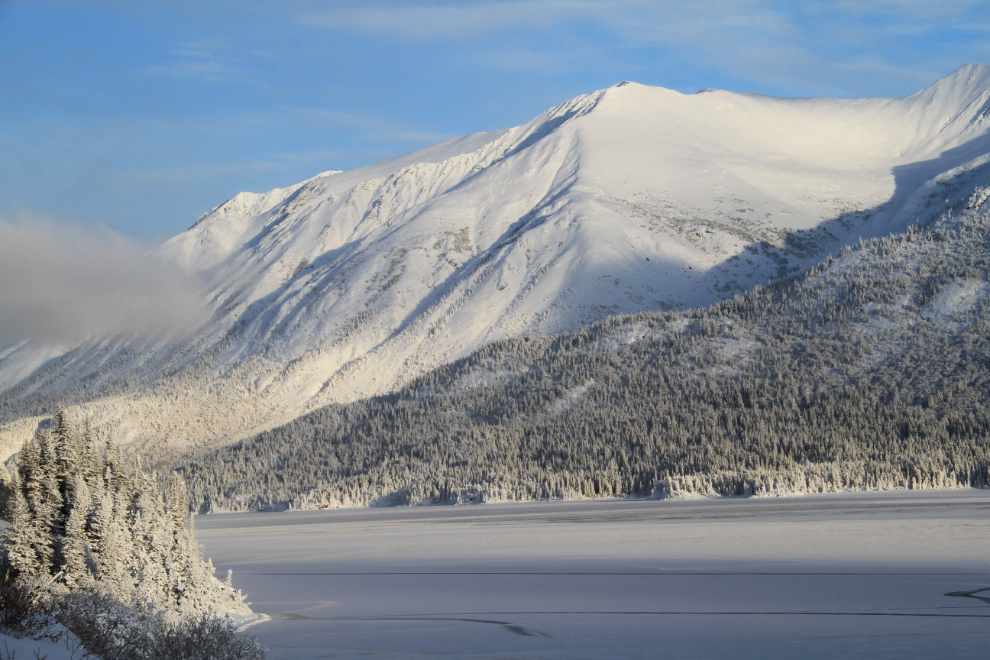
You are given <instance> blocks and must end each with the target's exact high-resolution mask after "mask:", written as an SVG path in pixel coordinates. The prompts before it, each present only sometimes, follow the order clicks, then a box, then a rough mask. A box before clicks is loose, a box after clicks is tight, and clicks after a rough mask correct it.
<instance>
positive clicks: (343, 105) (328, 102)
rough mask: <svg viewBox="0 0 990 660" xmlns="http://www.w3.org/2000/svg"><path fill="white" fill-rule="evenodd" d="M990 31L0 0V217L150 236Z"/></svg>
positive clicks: (292, 5) (912, 5) (915, 72)
mask: <svg viewBox="0 0 990 660" xmlns="http://www.w3.org/2000/svg"><path fill="white" fill-rule="evenodd" d="M987 35H990V14H988V13H987V11H986V3H985V2H951V1H950V2H922V1H906V0H905V1H891V2H875V3H866V2H841V1H840V2H803V3H800V2H763V1H757V0H738V1H736V0H711V1H707V2H683V1H681V2H642V1H629V2H622V1H616V2H591V1H583V0H535V1H533V2H522V1H506V2H456V3H454V2H402V3H391V2H365V3H357V2H353V3H352V2H277V3H276V2H264V3H262V2H250V1H238V2H220V1H217V2H153V3H152V2H149V3H144V2H141V3H135V2H99V1H96V0H90V1H88V2H46V1H44V0H32V1H30V2H28V1H16V0H15V1H13V2H11V1H7V2H3V0H0V86H2V87H0V89H2V96H0V99H2V100H0V220H3V219H6V220H8V221H15V222H19V223H21V224H24V223H30V222H33V221H34V219H38V218H45V219H50V220H52V221H54V222H56V223H69V224H76V225H82V226H91V225H97V224H98V225H102V226H103V227H106V228H109V229H110V230H112V231H116V232H119V233H123V234H125V235H127V236H130V237H133V238H135V239H138V240H140V241H144V242H146V243H147V242H157V241H160V240H163V239H164V238H167V237H169V236H171V235H174V234H176V233H178V232H180V231H182V230H183V229H185V228H186V227H188V226H189V225H191V224H192V222H193V221H194V220H195V219H196V217H197V216H199V215H200V214H201V213H203V212H205V211H207V210H209V209H210V208H211V207H213V206H215V205H216V204H219V203H221V202H223V201H225V200H226V199H227V198H229V197H231V196H232V195H234V194H236V193H237V192H239V191H241V190H253V191H264V190H268V189H271V188H274V187H281V186H285V185H289V184H292V183H295V182H298V181H301V180H303V179H306V178H309V177H311V176H313V175H315V174H317V173H319V172H321V171H324V170H329V169H350V168H353V167H358V166H361V165H365V164H368V163H373V162H376V161H379V160H382V159H384V158H387V157H390V156H393V155H397V154H400V153H405V152H408V151H412V150H414V149H417V148H420V147H423V146H427V145H429V144H433V143H435V142H438V141H440V140H443V139H446V138H448V137H454V136H458V135H463V134H466V133H472V132H476V131H486V130H493V129H497V128H504V127H509V126H514V125H517V124H520V123H523V122H525V121H528V120H529V119H531V118H533V117H534V116H536V115H537V114H539V113H540V112H542V111H543V110H545V109H547V108H548V107H550V106H552V105H555V104H557V103H560V102H562V101H565V100H567V99H569V98H572V97H574V96H576V95H578V94H583V93H587V92H590V91H593V90H595V89H600V88H603V87H607V86H609V85H613V84H615V83H617V82H620V81H622V80H627V79H628V80H634V81H637V82H640V83H644V84H648V85H659V86H663V87H668V88H672V89H676V90H678V91H681V92H685V93H691V92H695V91H697V90H698V89H701V88H705V87H714V88H722V89H731V90H739V91H752V92H760V93H765V94H772V95H782V96H813V95H828V96H847V97H848V96H892V97H898V96H903V95H905V94H909V93H911V92H914V91H917V90H918V89H921V88H923V87H925V86H927V85H928V84H930V83H932V82H934V81H935V80H937V79H938V78H940V77H942V76H944V75H947V74H948V73H950V72H952V71H953V70H954V69H956V68H957V67H959V66H961V65H962V64H965V63H969V62H981V63H990V38H988V37H987Z"/></svg>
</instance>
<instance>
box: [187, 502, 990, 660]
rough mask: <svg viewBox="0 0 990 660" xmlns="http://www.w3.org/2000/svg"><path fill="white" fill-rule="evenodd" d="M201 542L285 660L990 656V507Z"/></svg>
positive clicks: (422, 519)
mask: <svg viewBox="0 0 990 660" xmlns="http://www.w3.org/2000/svg"><path fill="white" fill-rule="evenodd" d="M196 527H197V530H198V537H199V539H200V541H201V542H202V543H203V545H204V546H205V548H206V554H207V555H208V556H210V557H212V558H213V561H214V563H215V564H216V566H217V569H218V572H221V573H225V572H226V570H227V569H228V568H232V569H233V570H234V580H235V584H236V585H237V586H239V587H240V588H242V589H244V590H245V591H246V592H247V593H248V599H249V600H250V601H252V602H253V607H254V609H255V611H260V612H264V613H267V614H268V615H269V616H270V617H271V620H270V621H268V622H265V623H261V624H258V625H256V626H254V627H252V628H250V632H251V633H253V634H255V635H256V636H257V637H258V638H259V639H260V641H261V642H262V643H264V644H265V645H266V646H268V647H269V658H271V659H272V660H280V659H282V658H414V657H415V658H427V657H430V658H433V657H435V658H448V657H454V658H533V659H536V658H540V659H543V658H546V659H550V658H561V659H563V658H567V659H573V658H595V659H600V658H658V657H664V658H733V659H740V658H761V659H765V658H968V659H969V658H976V657H983V656H984V655H985V653H986V649H987V648H990V591H983V592H980V591H979V590H981V589H988V588H990V491H980V490H957V491H915V492H888V493H866V494H863V493H843V494H834V495H816V496H804V497H793V498H777V499H719V500H709V499H704V500H685V501H630V500H619V501H617V500H611V501H601V500H599V501H568V502H537V503H527V504H483V505H474V506H455V507H411V508H409V507H407V508H393V509H341V510H332V511H314V512H295V513H267V514H261V513H255V514H225V515H210V516H197V518H196ZM970 592H975V593H971V595H968V596H967V595H961V594H965V593H970ZM951 594H956V595H951Z"/></svg>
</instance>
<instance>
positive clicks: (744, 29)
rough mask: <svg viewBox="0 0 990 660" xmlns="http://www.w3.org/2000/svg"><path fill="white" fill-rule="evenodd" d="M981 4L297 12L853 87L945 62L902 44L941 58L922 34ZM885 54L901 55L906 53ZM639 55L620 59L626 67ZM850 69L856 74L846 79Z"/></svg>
mask: <svg viewBox="0 0 990 660" xmlns="http://www.w3.org/2000/svg"><path fill="white" fill-rule="evenodd" d="M981 4H982V6H983V7H985V3H980V2H978V1H976V0H947V1H945V2H939V3H931V2H923V1H921V0H889V1H881V2H871V3H863V2H853V1H851V0H850V1H846V2H825V1H818V0H812V1H809V2H801V3H792V2H781V1H776V0H698V1H696V2H690V3H687V2H676V3H675V2H655V1H648V0H615V1H612V2H601V1H598V0H533V1H529V2H528V1H523V0H476V1H468V2H457V3H453V2H402V3H399V2H385V3H374V4H366V5H350V4H348V5H338V6H336V7H334V8H332V9H327V10H323V11H319V12H309V13H305V14H303V15H302V16H301V20H303V21H304V22H305V23H308V24H310V25H313V26H320V27H326V28H332V29H339V30H346V31H349V32H351V33H357V34H366V35H373V36H387V37H388V38H391V39H398V40H403V41H407V42H421V43H425V42H448V43H465V44H471V48H472V53H473V55H474V58H473V61H477V58H478V57H479V55H480V54H483V56H484V57H485V58H486V62H487V64H488V65H489V66H490V67H493V68H497V69H503V70H515V71H529V72H534V73H544V74H553V73H564V72H573V71H575V70H577V69H579V68H580V67H582V66H586V63H587V62H588V61H589V59H590V58H596V59H597V60H598V61H600V60H601V59H609V60H613V61H614V62H615V66H616V68H623V61H624V60H623V58H622V57H621V56H620V55H618V53H619V51H621V50H623V49H625V50H628V49H631V48H633V49H634V48H652V49H659V51H660V52H663V53H667V54H668V57H667V58H666V59H665V61H666V62H676V63H678V66H680V67H684V66H689V68H693V69H698V68H702V69H707V68H712V67H715V68H716V69H718V70H721V71H724V72H726V73H729V74H731V75H732V76H734V77H736V78H738V79H739V80H742V81H747V82H752V83H756V84H758V85H760V86H764V87H765V86H771V87H774V86H775V87H779V88H788V89H790V91H791V92H792V93H793V92H802V91H807V92H813V93H835V94H838V95H849V94H856V93H857V92H859V91H860V89H859V88H857V85H859V84H862V82H863V81H867V80H872V81H873V84H874V86H875V81H876V80H883V76H884V75H888V76H889V75H891V74H896V75H898V76H899V80H902V81H903V82H905V83H907V84H910V85H914V84H918V83H924V82H933V81H934V79H933V78H931V74H930V72H929V69H931V70H934V71H938V72H939V73H940V74H941V75H944V74H945V73H946V71H945V70H944V69H945V65H944V63H943V62H941V61H939V65H938V66H934V65H932V66H921V67H913V68H912V67H910V66H907V65H905V64H904V63H903V56H904V53H905V51H910V50H911V49H912V47H916V48H918V52H919V53H921V52H924V53H925V54H926V55H928V56H930V57H933V58H934V59H939V57H938V54H937V53H933V52H932V48H931V44H930V43H928V42H927V41H926V39H927V38H928V36H929V35H931V34H934V33H936V32H940V31H941V32H942V33H944V32H945V31H946V30H948V31H957V32H958V33H960V34H961V33H970V34H975V33H974V32H973V31H972V30H970V29H969V28H968V26H969V25H971V24H973V23H974V22H978V23H984V22H985V19H984V18H983V17H982V11H981V9H980V8H981ZM524 32H529V33H542V34H545V35H548V39H547V40H545V42H546V43H547V46H546V49H541V50H539V51H535V52H534V51H533V49H532V45H531V43H530V44H527V43H526V40H525V39H517V38H514V37H516V36H518V35H519V34H520V33H524ZM584 32H586V33H589V34H594V35H603V34H604V35H608V38H607V39H606V40H605V43H608V42H611V43H612V44H613V47H612V48H611V49H607V50H606V52H604V53H601V54H596V53H595V52H594V51H595V41H596V38H593V39H591V40H589V41H582V40H581V39H580V38H579V37H580V35H581V34H582V33H584ZM905 39H908V40H914V42H916V43H917V44H918V45H917V46H912V41H908V42H905V41H904V40H905ZM973 40H974V41H973V43H972V44H968V45H967V47H966V52H968V53H970V55H969V56H968V57H969V58H970V59H971V58H972V57H973V56H974V55H975V56H979V55H981V54H983V53H985V52H987V50H988V49H987V48H986V47H985V42H986V40H979V39H977V38H976V37H973ZM885 41H889V42H890V44H887V45H885V44H884V42H885ZM476 42H480V43H476ZM894 42H896V44H895V43H894ZM981 43H982V44H984V45H983V46H981ZM894 45H896V47H894ZM952 56H953V57H954V58H956V60H953V63H954V64H955V66H958V65H959V64H962V63H964V61H966V60H965V59H964V60H963V61H958V58H960V57H963V58H967V55H965V54H963V53H962V52H960V49H958V48H957V49H955V51H954V52H953V53H952ZM889 57H901V58H902V62H900V63H895V62H894V60H892V59H889ZM934 59H933V61H934ZM635 61H636V59H635V58H632V59H631V60H630V59H626V60H625V66H626V67H628V65H629V63H630V62H635ZM824 62H828V63H829V64H830V65H832V67H831V69H829V68H828V67H826V66H823V63H824ZM662 65H663V64H662V63H661V66H662ZM952 68H954V66H950V67H949V70H951V69H952ZM809 71H814V72H815V75H809V73H808V72H809ZM854 72H855V73H859V74H860V76H859V77H857V78H854V79H849V78H848V75H849V74H850V73H854Z"/></svg>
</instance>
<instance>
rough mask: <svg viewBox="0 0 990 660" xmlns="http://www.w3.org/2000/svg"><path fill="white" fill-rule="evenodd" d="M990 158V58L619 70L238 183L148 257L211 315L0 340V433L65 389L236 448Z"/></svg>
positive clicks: (778, 243)
mask: <svg viewBox="0 0 990 660" xmlns="http://www.w3.org/2000/svg"><path fill="white" fill-rule="evenodd" d="M988 161H990V67H988V66H983V65H967V66H964V67H962V68H960V69H959V70H957V71H956V72H954V73H953V74H951V75H949V76H948V77H946V78H944V79H942V80H940V81H938V82H937V83H935V84H934V85H932V86H930V87H928V88H926V89H924V90H922V91H920V92H918V93H916V94H912V95H910V96H907V97H904V98H902V99H893V100H892V99H881V98H874V99H853V100H846V99H829V98H811V99H782V98H772V97H767V96H760V95H755V94H742V93H734V92H726V91H718V90H703V91H701V92H699V93H697V94H692V95H684V94H680V93H678V92H674V91H671V90H667V89H663V88H656V87H646V86H643V85H638V84H635V83H629V82H624V83H620V84H618V85H615V86H614V87H610V88H608V89H605V90H601V91H598V92H595V93H592V94H589V95H586V96H581V97H578V98H575V99H573V100H571V101H568V102H566V103H564V104H562V105H560V106H557V107H555V108H552V109H551V110H548V111H547V112H545V113H543V114H542V115H540V116H539V117H537V118H536V119H534V120H533V121H531V122H529V123H528V124H526V125H524V126H519V127H516V128H513V129H509V130H501V131H495V132H491V133H479V134H475V135H470V136H466V137H463V138H459V139H455V140H450V141H448V142H444V143H441V144H438V145H436V146H434V147H430V148H427V149H423V150H421V151H417V152H414V153H412V154H408V155H406V156H402V157H399V158H395V159H392V160H388V161H385V162H383V163H379V164H377V165H372V166H369V167H363V168H359V169H356V170H352V171H349V172H326V173H324V174H321V175H318V176H316V177H314V178H312V179H310V180H308V181H305V182H302V183H300V184H297V185H294V186H291V187H289V188H285V189H277V190H272V191H270V192H268V193H265V194H254V193H241V194H239V195H237V196H235V197H234V198H233V199H231V200H229V201H227V202H225V203H224V204H221V205H220V206H218V207H216V208H215V209H213V210H212V211H210V212H209V213H207V214H205V215H204V216H202V217H201V218H200V219H199V220H197V221H196V223H195V224H194V225H193V226H192V227H191V228H190V229H189V230H187V231H186V232H184V233H182V234H180V235H179V236H176V237H175V238H173V239H171V240H170V241H168V242H167V243H165V244H164V245H163V246H161V247H160V248H159V249H158V251H157V252H158V255H159V256H160V257H163V258H166V259H169V260H172V261H173V262H174V263H176V264H177V265H178V266H181V267H182V268H184V269H187V270H189V271H191V272H193V273H196V274H198V275H199V276H200V277H201V278H202V279H203V281H204V283H205V286H206V287H207V290H208V291H209V299H210V305H211V306H212V310H213V312H212V318H211V320H210V321H209V322H208V323H207V324H206V325H205V326H204V327H202V328H201V329H200V330H199V331H198V332H197V333H196V334H194V335H193V336H192V337H191V338H188V339H183V340H175V339H165V338H159V339H154V340H151V339H128V340H124V339H120V338H106V337H104V338H96V339H93V340H91V341H89V342H87V343H85V344H84V345H82V346H79V347H75V348H73V349H71V350H68V351H67V352H65V353H64V354H63V355H61V357H58V358H56V359H54V360H52V359H51V358H52V352H51V351H52V349H51V348H48V347H38V346H32V345H31V344H27V345H20V346H15V347H11V348H9V349H7V350H5V351H4V352H3V353H0V386H5V387H6V392H5V394H3V395H0V396H3V397H4V398H5V405H6V408H7V410H8V411H10V412H8V413H6V420H4V421H5V425H4V427H3V429H2V430H0V433H3V434H4V437H6V438H7V442H8V446H9V447H11V448H12V447H14V446H15V445H16V444H17V443H18V442H19V440H17V439H16V436H18V434H23V433H24V432H25V430H26V429H29V428H30V427H31V426H32V425H33V424H34V423H36V422H35V420H36V418H34V417H31V413H33V412H37V409H36V408H32V407H31V406H30V405H27V403H25V404H24V405H23V406H22V407H21V408H18V405H19V404H18V402H31V401H33V402H35V403H34V404H32V405H35V406H37V405H39V404H38V403H37V402H39V401H48V400H49V399H51V398H52V397H53V396H55V397H56V398H64V399H69V400H71V401H75V402H78V403H79V404H80V405H82V407H83V408H84V409H85V410H87V411H88V412H89V413H90V414H92V415H94V419H95V421H96V422H97V423H100V424H107V425H110V426H112V427H114V428H115V430H116V431H117V432H118V434H119V437H121V438H122V439H123V440H131V441H135V442H137V443H138V446H141V447H143V448H145V449H146V450H147V451H149V452H151V453H152V454H160V453H161V452H163V451H167V450H168V448H169V447H172V448H176V449H179V450H182V451H188V450H192V449H195V448H196V447H200V446H205V445H215V444H222V443H226V442H230V441H233V440H235V439H237V438H240V437H243V436H245V435H246V434H248V433H250V432H253V431H256V430H258V429H261V428H267V427H271V426H273V425H275V424H277V423H281V422H285V421H287V420H289V419H292V418H294V417H296V416H298V415H299V414H301V413H302V412H305V411H307V410H310V409H312V408H314V407H316V406H319V405H323V404H326V403H329V402H335V401H338V402H344V401H350V400H354V399H357V398H360V397H365V396H369V395H373V394H377V393H381V392H385V391H388V390H390V389H393V388H395V387H396V386H398V385H400V384H402V383H404V382H407V381H408V380H410V379H411V378H413V377H415V376H418V375H420V374H422V373H424V372H425V371H427V370H429V369H431V368H433V367H436V366H438V365H440V364H443V363H446V362H449V361H451V360H454V359H456V358H459V357H462V356H464V355H466V354H468V353H470V352H471V351H472V350H474V349H476V348H478V347H479V346H481V345H483V344H485V343H487V342H489V341H492V340H495V339H499V338H504V337H510V336H519V335H523V334H527V333H552V332H557V331H561V330H571V329H575V328H578V327H580V326H582V325H584V324H587V323H589V322H593V321H595V320H599V319H601V318H603V317H605V316H609V315H613V314H618V313H629V312H635V311H640V310H657V309H674V308H685V307H692V306H698V305H705V304H708V303H711V302H714V301H717V300H719V299H722V298H725V297H731V296H733V295H734V294H737V293H740V292H742V291H745V290H747V289H749V288H751V287H752V286H754V285H755V284H757V283H765V282H766V281H767V280H768V279H769V278H771V277H773V276H776V275H780V274H786V273H790V272H796V271H799V270H801V269H803V268H804V267H806V266H808V265H810V264H811V263H813V262H815V261H817V260H818V259H820V258H821V257H823V256H824V255H825V254H827V253H835V252H837V251H838V250H839V249H840V248H841V246H842V245H844V244H846V243H849V242H852V241H856V240H858V239H859V238H861V237H864V238H865V237H873V236H877V235H884V234H888V233H890V232H895V231H900V230H903V229H904V228H905V227H906V226H908V225H909V224H911V223H914V222H917V221H919V220H924V219H926V218H929V217H934V216H935V215H936V214H938V213H941V212H944V211H945V209H946V204H950V205H951V204H952V203H955V202H956V200H959V199H962V198H964V197H965V196H966V195H967V194H968V193H969V192H970V191H971V189H972V186H973V185H975V183H974V182H976V181H977V179H978V178H979V177H980V176H981V174H980V173H981V172H983V170H984V168H985V167H986V164H987V162H988ZM984 178H985V177H984ZM43 351H48V352H47V353H45V352H43ZM35 355H37V356H38V357H36V358H34V361H32V356H35ZM44 360H48V362H45V363H44V365H42V366H41V368H40V369H39V370H38V371H37V372H35V373H34V374H33V375H30V376H27V377H25V374H26V373H28V372H29V371H30V369H29V368H28V367H29V366H30V367H32V368H33V366H34V365H35V364H40V363H41V362H42V361H44ZM26 365H27V366H26ZM52 393H56V394H54V395H53V394H52ZM19 410H23V412H18V411H19ZM18 418H20V420H19V421H18ZM11 450H12V449H11ZM6 453H9V451H8V452H6Z"/></svg>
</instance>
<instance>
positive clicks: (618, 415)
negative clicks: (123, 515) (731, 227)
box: [184, 189, 990, 510]
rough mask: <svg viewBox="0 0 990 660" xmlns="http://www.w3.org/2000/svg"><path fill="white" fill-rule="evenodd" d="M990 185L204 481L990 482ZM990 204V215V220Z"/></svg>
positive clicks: (471, 371) (212, 503)
mask: <svg viewBox="0 0 990 660" xmlns="http://www.w3.org/2000/svg"><path fill="white" fill-rule="evenodd" d="M988 192H990V189H983V190H982V191H979V192H977V194H975V195H974V196H973V197H971V203H970V204H969V205H968V206H969V207H970V208H968V209H963V210H962V216H961V217H960V216H958V215H957V216H956V217H955V218H950V217H946V218H944V219H943V220H942V221H941V222H939V223H938V224H937V226H936V227H935V228H933V229H922V230H920V231H910V232H909V233H906V234H901V235H899V236H897V237H894V238H883V239H875V240H873V241H870V242H867V243H864V244H863V245H862V246H860V247H859V248H857V249H855V250H851V251H849V252H847V253H846V254H843V255H842V256H840V257H839V258H838V259H831V260H829V261H827V262H825V263H823V264H822V265H821V266H819V267H816V268H814V269H812V270H811V271H810V272H809V273H808V274H806V275H803V276H801V277H790V278H785V279H782V280H778V281H776V282H774V283H773V284H772V285H771V286H770V287H768V288H760V289H757V290H756V291H753V292H751V293H749V294H747V295H746V296H739V297H736V298H734V299H732V300H728V301H725V302H722V303H719V304H717V305H714V306H712V307H710V308H707V309H699V310H692V311H687V312H673V313H670V312H668V313H641V314H636V315H633V316H626V317H616V318H613V319H609V320H607V321H605V322H603V323H599V324H595V325H593V326H590V327H588V328H585V329H583V330H581V331H579V332H577V333H573V334H563V335H560V336H556V337H533V338H525V339H513V340H506V341H502V342H497V343H495V344H492V345H489V346H486V347H485V348H484V349H482V350H480V351H478V352H476V353H474V354H472V355H471V356H470V357H468V358H466V359H464V360H461V361H458V362H456V363H454V364H451V365H447V366H444V367H441V368H440V369H437V370H435V371H433V372H431V373H429V374H427V375H426V376H424V377H422V378H419V379H417V380H415V381H413V382H412V383H410V384H409V385H408V386H407V387H406V388H404V389H402V390H400V391H399V392H397V393H395V394H391V395H386V396H383V397H376V398H372V399H369V400H365V401H360V402H356V403H351V404H336V405H331V406H328V407H326V408H323V409H321V410H317V411H315V412H313V413H310V414H308V415H305V416H303V417H300V418H299V419H297V420H295V421H293V422H291V423H289V424H287V425H286V426H284V427H281V428H278V429H274V430H272V431H269V432H265V433H262V434H260V435H259V436H257V437H255V438H252V439H250V440H246V441H243V442H240V443H237V444H236V445H234V446H231V447H227V448H224V449H221V450H218V451H217V452H215V453H213V454H211V455H208V456H205V457H203V458H200V459H198V460H196V461H193V462H192V463H190V464H189V465H187V466H186V467H185V468H184V471H185V472H186V476H187V480H188V482H189V483H190V486H191V490H192V492H193V499H194V500H195V501H196V502H197V503H198V504H199V506H200V508H201V509H202V510H218V509H219V510H225V509H227V510H230V509H233V510H238V509H246V508H261V509H266V508H275V509H279V508H283V507H287V506H291V507H293V508H314V507H327V506H342V505H343V506H348V505H369V504H370V505H381V504H408V503H420V502H432V503H451V502H477V501H491V500H527V499H542V498H555V497H558V498H559V497H601V496H616V495H646V496H669V495H675V494H678V493H706V494H712V493H722V494H736V495H742V494H760V493H765V494H766V493H793V492H798V493H801V492H818V491H827V490H839V489H844V488H853V489H857V488H868V489H876V488H936V487H940V488H945V487H959V486H980V487H987V486H990V404H988V401H990V212H987V211H990V208H987V209H986V210H982V211H981V208H980V205H979V200H980V199H981V197H982V198H983V200H984V201H985V202H986V197H987V193H988ZM987 206H990V204H987Z"/></svg>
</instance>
